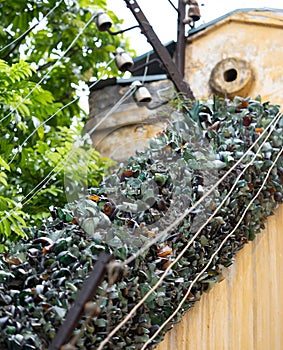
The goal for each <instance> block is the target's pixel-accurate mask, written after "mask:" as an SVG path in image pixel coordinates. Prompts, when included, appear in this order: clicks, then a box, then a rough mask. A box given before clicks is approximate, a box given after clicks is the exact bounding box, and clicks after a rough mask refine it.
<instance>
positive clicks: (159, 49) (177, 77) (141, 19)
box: [124, 0, 194, 100]
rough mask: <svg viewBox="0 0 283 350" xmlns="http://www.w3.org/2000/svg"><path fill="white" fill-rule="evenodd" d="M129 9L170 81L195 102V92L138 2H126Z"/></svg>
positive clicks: (128, 0) (132, 0)
mask: <svg viewBox="0 0 283 350" xmlns="http://www.w3.org/2000/svg"><path fill="white" fill-rule="evenodd" d="M124 1H125V3H126V5H127V7H128V8H129V9H130V10H131V12H132V14H133V15H134V17H135V18H136V20H137V22H138V23H139V25H140V28H141V31H142V33H143V34H144V35H145V36H146V37H147V40H148V42H149V43H150V44H151V46H152V47H153V49H154V51H155V52H156V54H157V55H158V57H159V59H160V60H161V61H162V63H163V65H164V68H165V69H166V72H167V74H168V77H169V79H171V80H172V82H173V84H174V85H175V88H176V90H177V91H178V92H180V93H181V94H184V95H185V96H187V97H189V98H190V99H192V100H194V95H193V92H192V91H191V89H190V87H189V85H188V84H187V83H186V82H184V80H183V76H182V74H181V73H180V71H179V70H178V69H177V67H176V65H175V64H174V62H173V60H172V58H171V56H170V54H169V52H168V51H167V49H166V48H165V47H164V46H163V45H162V43H161V41H160V40H159V38H158V36H157V35H156V34H155V32H154V30H153V29H152V27H151V25H150V24H149V22H148V20H147V18H146V17H145V15H144V13H143V12H142V10H141V8H140V7H139V5H138V3H137V1H136V0H124Z"/></svg>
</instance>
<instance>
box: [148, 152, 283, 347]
mask: <svg viewBox="0 0 283 350" xmlns="http://www.w3.org/2000/svg"><path fill="white" fill-rule="evenodd" d="M282 152H283V148H281V150H280V152H279V153H278V155H277V157H276V158H275V160H274V162H273V164H272V165H271V166H270V168H269V169H268V172H267V174H266V177H265V179H264V181H263V183H262V185H261V186H260V188H259V190H258V192H257V194H256V195H255V196H254V197H253V199H252V200H251V201H250V202H249V204H248V206H247V207H246V209H245V210H244V212H243V214H242V216H241V218H240V220H239V221H238V222H237V224H236V226H235V227H234V229H233V230H232V231H231V232H230V233H229V234H228V235H227V236H226V237H225V238H224V239H223V240H222V242H221V244H220V245H219V247H218V248H217V250H216V251H215V252H214V253H213V254H212V256H211V257H210V259H209V261H208V263H207V264H206V266H205V267H204V268H203V269H202V270H201V271H200V273H198V275H197V276H196V278H195V279H194V280H193V281H192V283H191V284H190V287H189V289H188V291H187V292H186V294H185V296H184V297H183V299H182V300H181V302H180V303H179V305H178V307H177V308H176V310H175V311H174V312H173V313H172V314H171V315H170V317H169V318H168V319H167V320H166V321H165V322H164V323H163V324H162V325H161V326H160V327H159V329H158V330H157V331H156V332H155V333H154V334H153V335H152V336H151V338H149V339H148V340H147V342H146V343H145V344H144V345H143V347H142V348H141V350H145V349H146V347H147V345H149V344H150V343H151V342H152V341H153V340H154V339H155V338H156V337H157V335H158V334H159V333H160V332H161V330H162V329H163V328H164V327H165V326H166V325H167V323H168V322H170V321H171V320H172V318H174V316H176V314H177V313H178V311H179V310H180V308H181V307H182V305H183V304H184V303H185V301H186V300H187V299H188V296H189V294H190V292H191V290H192V287H193V285H194V284H195V283H196V282H197V281H198V279H199V278H200V277H201V276H202V275H203V274H204V273H205V271H206V270H207V269H208V267H209V265H210V264H211V263H212V261H213V259H214V258H215V256H216V255H217V253H218V252H219V251H220V250H221V248H222V247H223V245H224V244H225V243H226V241H227V240H228V239H229V238H230V237H231V236H232V235H233V233H234V232H235V231H236V230H237V228H238V227H239V225H240V224H241V222H242V221H243V219H244V217H245V215H246V213H247V211H248V210H249V208H250V206H251V205H252V203H253V202H254V201H255V200H256V199H257V197H258V196H259V194H260V192H261V191H262V189H263V187H264V185H265V184H266V182H267V180H268V177H269V175H270V173H271V171H272V169H273V168H274V166H275V164H276V162H277V160H278V159H279V157H280V156H281V154H282Z"/></svg>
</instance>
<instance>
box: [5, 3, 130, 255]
mask: <svg viewBox="0 0 283 350" xmlns="http://www.w3.org/2000/svg"><path fill="white" fill-rule="evenodd" d="M99 8H102V9H106V1H104V0H99V1H97V0H95V1H94V0H59V1H55V0H50V1H44V0H28V1H22V0H14V1H13V2H11V1H0V19H1V21H0V82H1V84H0V119H1V129H0V193H1V196H0V239H1V241H0V244H1V243H2V244H4V243H7V241H11V240H15V239H17V238H18V237H23V236H25V235H26V233H27V232H28V229H27V227H30V226H31V225H32V224H37V223H39V222H40V220H41V219H42V218H44V217H46V216H47V215H48V212H49V210H48V208H49V206H50V205H63V204H64V203H65V202H66V196H65V193H64V173H63V170H62V169H63V166H64V164H65V163H66V159H67V157H69V158H73V159H72V164H77V168H76V170H77V173H79V172H80V166H81V167H82V166H83V165H80V162H79V161H78V160H77V161H76V157H79V155H78V154H73V153H71V154H72V157H70V151H71V150H72V149H73V145H74V141H75V139H76V138H77V137H78V135H80V133H81V130H82V128H83V121H84V118H85V117H86V115H85V112H83V110H82V109H81V107H80V104H79V99H78V97H77V96H78V91H79V90H81V86H82V83H83V82H85V83H86V82H88V81H89V80H90V79H92V80H96V79H98V78H100V77H101V76H102V74H104V75H105V74H109V75H117V74H118V71H117V69H116V67H115V66H114V65H110V66H109V68H108V70H106V71H105V68H106V67H107V64H108V62H109V61H110V57H111V55H109V53H110V52H114V51H115V49H116V48H117V47H119V46H120V47H121V46H122V47H123V46H127V43H126V42H124V41H123V39H122V38H121V36H110V35H109V34H108V33H100V32H98V30H97V28H96V25H95V23H94V20H93V19H92V18H93V16H94V13H95V11H96V10H98V9H99ZM48 13H49V15H48V16H47V17H46V18H44V17H45V16H46V15H47V14H48ZM108 13H109V15H110V16H111V17H112V19H113V22H114V23H115V24H116V25H119V21H118V19H117V18H116V16H115V15H114V14H113V13H111V12H108ZM43 18H44V20H42V19H43ZM41 20H42V22H41V23H39V21H41ZM38 23H39V24H38ZM66 50H67V51H66ZM65 51H66V53H65ZM105 72H106V73H105ZM38 83H40V84H38ZM70 102H72V103H70ZM66 105H67V106H66ZM84 142H85V144H84V145H83V150H84V152H85V156H86V157H87V158H88V169H87V179H83V181H88V183H89V185H92V186H93V185H97V184H98V183H99V182H100V181H101V179H102V177H103V174H104V172H105V171H106V168H107V167H108V166H109V164H110V161H109V160H106V159H104V158H101V156H100V155H99V154H98V152H97V151H95V150H93V149H92V148H91V145H90V142H89V140H87V139H84ZM64 162H65V163H64ZM81 170H82V171H85V169H81ZM50 175H52V177H50ZM69 175H70V174H69ZM67 176H68V174H67ZM77 180H79V179H74V181H75V182H76V181H77ZM69 183H70V181H69ZM17 203H21V204H25V205H24V206H22V205H21V204H17ZM1 249H3V246H2V245H0V250H1Z"/></svg>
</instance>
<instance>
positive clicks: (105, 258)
mask: <svg viewBox="0 0 283 350" xmlns="http://www.w3.org/2000/svg"><path fill="white" fill-rule="evenodd" d="M111 260H113V257H112V255H109V254H106V253H101V254H100V255H99V257H98V260H97V262H96V263H95V264H94V267H93V270H92V272H91V274H90V276H89V277H88V279H87V280H86V281H85V283H84V284H83V286H82V288H81V290H80V292H79V294H78V295H77V298H76V300H75V302H74V304H73V306H72V307H71V308H70V310H69V311H68V313H67V316H66V319H65V321H64V323H63V324H62V326H61V327H60V329H59V330H58V332H57V333H56V335H55V337H54V339H53V341H52V343H51V345H50V347H49V350H59V349H60V348H61V346H62V345H64V344H66V343H67V342H68V341H69V339H70V338H71V336H72V333H73V331H74V329H75V328H76V326H77V325H78V322H79V320H80V318H81V316H82V314H83V312H84V306H85V304H86V303H87V302H88V301H90V300H91V299H93V297H94V296H95V293H96V291H97V288H98V287H99V285H100V284H101V282H102V280H103V278H104V276H105V273H106V266H107V264H108V263H109V262H110V261H111Z"/></svg>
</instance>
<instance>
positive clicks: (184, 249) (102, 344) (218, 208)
mask: <svg viewBox="0 0 283 350" xmlns="http://www.w3.org/2000/svg"><path fill="white" fill-rule="evenodd" d="M280 117H281V115H280V114H278V115H277V117H276V118H275V119H274V120H273V121H272V122H273V123H274V125H273V127H272V128H271V130H270V131H269V133H268V135H267V136H266V138H265V140H264V142H265V141H266V140H267V139H268V138H269V136H270V135H271V133H272V131H273V130H274V128H275V126H276V123H275V121H276V122H277V121H278V120H279V118H280ZM271 125H272V123H270V124H269V125H268V127H267V129H268V128H269V126H271ZM259 140H260V138H258V139H257V140H256V141H257V142H258V141H259ZM262 147H263V143H262V144H261V145H260V146H259V149H258V150H257V152H256V153H255V154H254V156H253V159H252V160H251V161H250V162H249V163H248V164H247V165H246V166H245V168H244V170H243V171H242V172H241V173H240V174H239V175H238V177H237V179H236V180H235V182H234V185H233V186H232V188H231V189H230V191H229V192H228V194H227V195H226V196H225V198H224V199H223V200H222V202H221V204H220V205H219V206H218V207H217V208H216V210H215V211H214V213H213V214H212V215H211V216H210V217H209V218H208V219H207V221H206V222H205V223H204V224H203V225H202V226H201V228H200V229H199V230H198V231H197V232H196V234H195V235H194V236H193V238H192V239H191V240H190V241H189V242H188V243H187V245H186V246H185V247H184V248H183V250H182V251H181V252H180V253H179V254H178V256H177V258H176V259H175V260H174V261H173V262H172V263H171V264H170V265H169V266H168V267H167V268H166V270H165V271H164V272H163V274H162V276H161V277H160V279H159V280H158V282H157V283H156V284H155V285H154V286H153V287H152V288H151V289H150V290H149V291H148V292H147V293H146V294H145V295H144V297H143V298H142V299H141V300H140V301H139V303H138V304H136V305H135V306H134V307H133V308H132V309H131V311H130V313H129V314H128V315H127V316H126V317H125V318H124V319H123V320H122V321H121V322H120V323H119V324H118V325H117V326H116V327H115V328H114V329H113V330H112V331H111V332H110V333H109V334H108V336H107V337H106V338H105V339H104V340H103V341H102V342H101V343H100V346H99V347H98V348H97V350H101V349H102V348H103V346H104V345H106V344H107V343H108V341H109V340H110V339H111V338H112V337H113V335H115V334H116V333H117V332H118V330H119V329H120V328H121V327H122V326H123V325H125V323H126V322H127V321H128V320H129V319H130V318H131V317H132V316H133V315H134V314H135V312H136V311H137V309H138V308H139V307H140V306H141V305H142V304H143V303H144V302H145V301H146V300H147V298H148V297H149V296H150V295H151V294H152V293H153V292H154V291H155V290H156V289H157V288H158V286H159V285H160V284H161V282H162V281H163V280H164V279H165V277H166V275H167V273H168V272H169V270H171V269H172V267H173V266H174V265H175V264H176V263H177V262H178V261H179V260H180V259H181V257H182V256H183V255H184V253H185V252H186V251H187V250H188V248H189V247H190V245H191V244H192V243H193V242H194V240H195V239H196V237H197V236H198V234H199V233H200V232H201V230H202V229H203V228H204V227H205V226H206V225H207V224H208V223H209V222H210V220H211V219H212V218H213V217H214V216H215V215H216V213H217V212H218V211H219V210H220V209H221V207H222V206H223V204H224V203H225V202H226V200H227V198H229V195H230V194H231V193H232V191H233V189H234V188H235V186H236V184H237V181H238V180H239V179H240V177H241V176H242V175H243V173H244V172H245V171H246V169H248V167H249V166H250V165H251V164H252V163H253V161H254V159H255V158H256V157H257V155H258V154H259V152H260V150H261V148H262ZM249 151H250V149H249V150H248V151H247V152H246V153H245V154H247V153H248V152H249ZM222 179H223V177H222ZM127 260H129V259H127ZM121 265H123V266H124V265H125V262H124V263H121Z"/></svg>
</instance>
